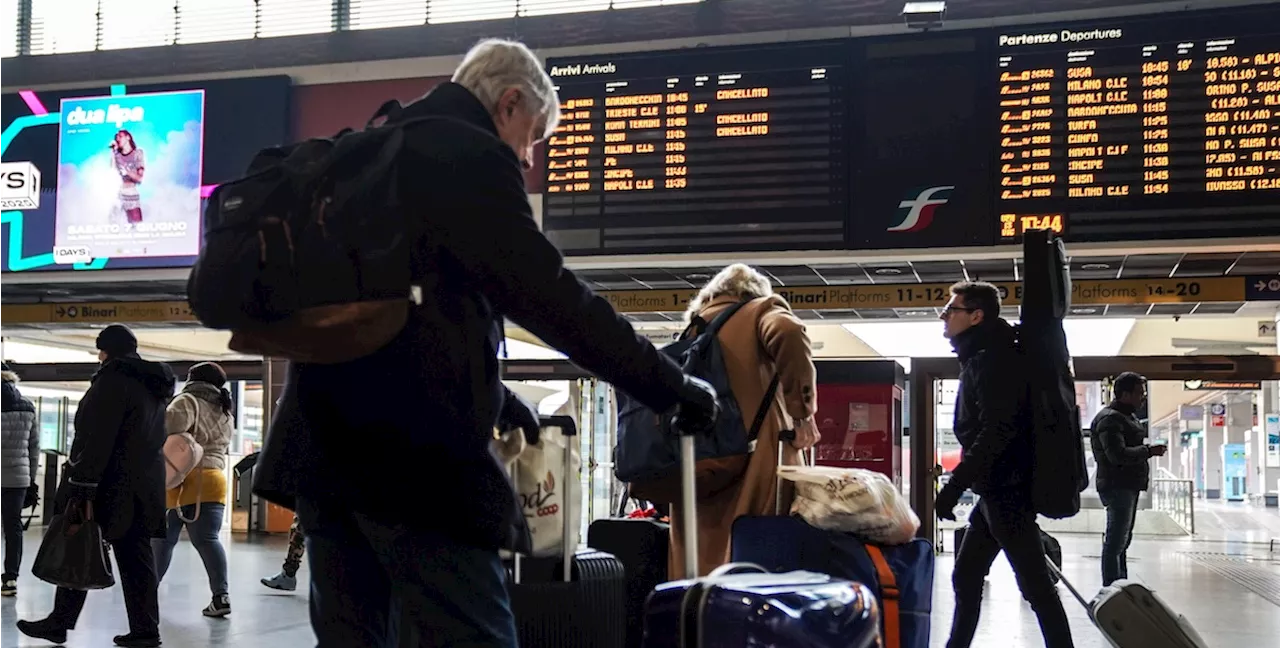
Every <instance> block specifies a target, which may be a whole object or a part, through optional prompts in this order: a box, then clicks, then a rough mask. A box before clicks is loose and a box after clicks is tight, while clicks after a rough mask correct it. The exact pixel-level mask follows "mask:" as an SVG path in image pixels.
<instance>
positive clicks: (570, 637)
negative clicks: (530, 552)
mask: <svg viewBox="0 0 1280 648" xmlns="http://www.w3.org/2000/svg"><path fill="white" fill-rule="evenodd" d="M542 427H543V428H559V429H560V430H561V431H562V432H563V433H564V434H565V436H570V437H572V436H576V435H577V427H576V425H575V424H574V421H573V418H572V417H568V416H551V417H543V418H542ZM564 456H565V472H564V473H563V475H564V477H563V479H561V480H559V481H560V482H561V483H565V482H566V481H567V480H569V479H578V475H577V474H573V469H572V454H571V453H568V452H566V453H564ZM566 492H567V490H566ZM564 503H565V509H566V510H565V514H564V550H563V552H562V553H561V555H560V556H557V557H553V558H527V557H524V556H520V555H519V554H517V555H516V556H515V557H514V559H513V561H512V564H511V567H510V577H511V581H510V582H509V584H508V587H507V590H508V592H509V593H510V596H511V611H512V614H513V615H514V616H515V619H516V634H517V637H518V638H519V641H520V644H519V645H520V646H521V648H574V647H581V648H622V646H623V641H624V637H625V631H626V621H627V619H626V616H625V615H626V606H625V603H626V578H625V571H624V569H623V566H622V563H621V562H619V561H618V559H617V558H615V557H613V556H612V555H609V554H607V553H604V552H602V551H596V550H594V549H589V548H583V549H578V535H579V528H580V527H579V523H578V520H579V518H580V516H581V513H580V512H579V511H578V509H577V508H576V506H575V505H576V504H577V502H571V501H569V500H568V499H566V500H565V502H564ZM566 556H568V557H569V558H568V560H565V557H566Z"/></svg>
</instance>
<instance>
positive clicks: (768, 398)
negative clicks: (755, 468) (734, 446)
mask: <svg viewBox="0 0 1280 648" xmlns="http://www.w3.org/2000/svg"><path fill="white" fill-rule="evenodd" d="M779 382H780V378H779V376H778V372H776V371H775V372H773V380H770V381H769V388H768V389H766V390H765V392H764V398H762V399H760V407H758V408H756V418H755V420H754V421H752V422H751V427H750V428H749V429H747V440H748V441H755V440H756V439H758V438H760V428H761V427H762V426H763V425H764V417H765V416H767V415H768V414H769V409H770V408H771V407H772V406H773V399H774V398H775V397H777V395H778V383H779Z"/></svg>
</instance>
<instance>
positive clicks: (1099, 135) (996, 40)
mask: <svg viewBox="0 0 1280 648" xmlns="http://www.w3.org/2000/svg"><path fill="white" fill-rule="evenodd" d="M1250 15H1254V14H1247V13H1236V14H1233V13H1230V12H1217V13H1206V14H1201V15H1199V16H1196V17H1187V18H1179V19H1175V20H1149V19H1147V20H1127V21H1115V22H1112V23H1106V24H1099V23H1097V21H1094V23H1091V24H1090V25H1089V26H1087V27H1075V26H1072V25H1053V24H1050V25H1040V26H1034V27H1008V28H1004V29H1001V30H999V31H995V32H992V33H991V35H990V36H989V38H990V39H991V41H990V45H991V47H992V48H993V50H994V51H992V53H991V54H990V56H991V58H990V59H989V62H988V65H989V66H991V67H990V68H989V69H990V78H991V80H992V81H993V82H994V86H995V92H994V93H991V94H990V95H988V96H989V98H988V101H990V102H991V106H990V113H989V114H991V115H993V116H994V119H992V121H991V122H990V123H991V127H990V128H991V129H992V130H991V131H990V137H991V138H992V142H993V143H994V144H995V145H996V146H995V147H994V154H995V156H996V157H995V160H994V163H995V165H996V169H995V170H996V172H995V173H994V174H993V176H994V179H995V184H996V198H997V200H996V205H997V207H996V218H997V219H998V220H997V221H996V222H995V223H992V225H993V226H994V227H995V228H996V230H997V237H998V238H999V239H1002V240H1012V239H1015V238H1017V237H1018V236H1019V235H1020V234H1021V232H1022V230H1023V229H1025V228H1027V227H1032V226H1034V227H1052V228H1053V229H1055V230H1057V231H1060V232H1061V231H1065V232H1066V234H1067V238H1068V239H1069V240H1078V241H1079V240H1085V241H1103V240H1108V241H1115V240H1146V239H1150V238H1196V237H1200V236H1248V235H1255V234H1257V233H1258V232H1261V231H1264V230H1267V229H1269V230H1270V231H1272V232H1274V231H1275V228H1276V221H1277V219H1280V207H1277V201H1276V197H1277V196H1280V33H1276V32H1277V30H1276V21H1277V20H1280V18H1277V17H1276V15H1275V14H1269V15H1268V14H1259V15H1254V18H1253V19H1250V18H1249V17H1248V16H1250Z"/></svg>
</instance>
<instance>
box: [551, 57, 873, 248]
mask: <svg viewBox="0 0 1280 648" xmlns="http://www.w3.org/2000/svg"><path fill="white" fill-rule="evenodd" d="M846 51H847V46H844V45H827V44H795V43H792V44H783V45H769V46H755V47H749V48H706V49H704V48H695V49H684V50H678V51H670V52H651V53H645V54H633V55H595V56H590V57H579V58H574V59H553V60H550V61H548V71H549V74H550V75H551V78H552V79H553V80H554V81H555V83H556V86H557V88H558V89H559V94H560V101H561V106H560V109H561V121H560V125H559V127H558V128H557V129H556V132H555V133H554V134H553V135H552V136H551V138H550V140H549V141H548V142H547V158H546V163H547V168H546V187H545V189H544V193H543V199H542V200H543V212H542V213H543V223H544V227H545V229H546V231H547V233H548V235H549V236H550V237H551V238H552V240H553V241H555V242H556V244H557V245H558V246H560V248H561V249H563V250H564V251H565V252H566V253H569V254H619V253H657V252H675V251H679V252H706V251H714V250H765V249H816V248H826V249H832V248H840V247H844V245H845V219H846V216H847V213H848V189H849V188H848V184H849V160H848V155H849V154H848V143H847V135H848V132H849V116H850V112H849V109H848V103H849V95H848V90H847V86H848V78H847V77H848V73H847V67H848V66H847V64H846V62H845V60H844V59H845V57H846Z"/></svg>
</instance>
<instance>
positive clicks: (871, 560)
mask: <svg viewBox="0 0 1280 648" xmlns="http://www.w3.org/2000/svg"><path fill="white" fill-rule="evenodd" d="M781 437H782V441H786V440H789V438H794V437H790V436H789V435H787V434H786V433H785V431H784V434H782V435H781ZM781 450H782V449H781V443H779V452H778V456H779V457H781V456H782V452H781ZM781 495H782V493H781V488H779V492H778V498H777V501H778V506H779V511H778V515H772V516H744V517H740V518H738V519H737V520H735V521H734V523H733V531H732V548H731V550H730V552H731V553H730V557H731V559H732V560H733V561H735V562H737V561H743V562H748V563H755V564H758V565H761V566H763V567H765V568H766V569H770V570H774V571H787V570H794V569H802V570H808V571H815V572H821V573H826V574H831V575H833V576H837V577H840V578H846V579H849V580H852V581H857V582H860V583H864V584H866V585H868V586H869V587H870V589H871V591H872V592H874V593H875V594H876V598H877V601H878V602H879V604H880V611H881V620H882V623H883V628H882V632H883V636H884V648H929V630H930V615H931V611H932V608H933V571H934V551H933V547H932V546H931V545H930V544H929V542H928V541H927V540H923V539H920V538H916V539H915V540H912V541H911V542H909V543H907V544H904V545H897V546H877V545H873V544H869V543H864V542H862V541H861V540H859V539H858V538H856V537H854V536H853V535H852V534H848V533H842V532H839V531H827V530H825V529H819V528H817V527H814V526H812V525H810V524H809V523H807V522H805V521H804V520H803V519H801V518H799V517H794V516H790V515H786V514H785V512H784V511H782V510H780V509H781V506H782V504H781V502H782V497H781Z"/></svg>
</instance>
